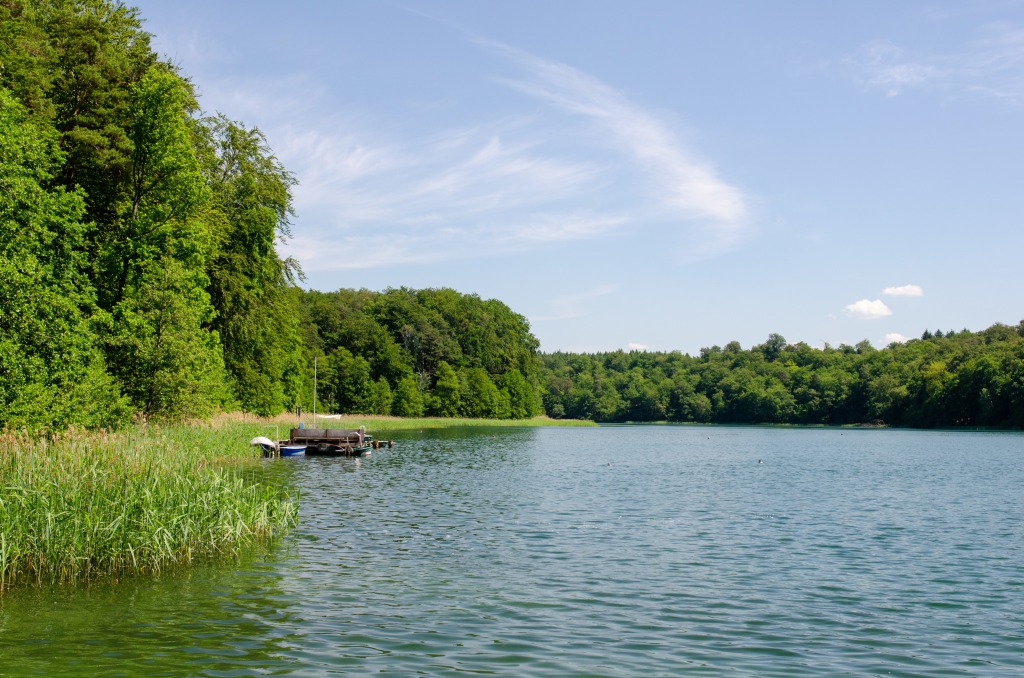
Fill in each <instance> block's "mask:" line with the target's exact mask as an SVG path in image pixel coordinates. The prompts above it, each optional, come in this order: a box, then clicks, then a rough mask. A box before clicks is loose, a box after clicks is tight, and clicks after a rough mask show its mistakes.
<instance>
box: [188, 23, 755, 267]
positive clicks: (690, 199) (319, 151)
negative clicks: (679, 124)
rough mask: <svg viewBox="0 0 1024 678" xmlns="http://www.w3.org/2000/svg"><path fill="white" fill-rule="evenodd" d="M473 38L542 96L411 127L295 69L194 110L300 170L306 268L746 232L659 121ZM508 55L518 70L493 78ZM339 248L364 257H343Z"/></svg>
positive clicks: (707, 175) (589, 80)
mask: <svg viewBox="0 0 1024 678" xmlns="http://www.w3.org/2000/svg"><path fill="white" fill-rule="evenodd" d="M463 34H464V35H466V34H465V33H463ZM470 45H471V48H472V49H476V50H480V51H479V52H478V53H479V54H481V55H482V57H481V62H483V64H484V65H483V68H482V73H481V76H480V77H482V78H485V79H486V78H489V79H490V81H491V82H492V83H493V82H494V81H495V80H498V81H499V82H502V83H504V84H505V85H507V86H509V87H510V89H509V90H508V91H510V92H512V93H519V94H522V95H527V96H528V97H530V98H533V99H538V100H540V101H542V102H544V103H545V104H546V106H542V107H540V108H537V107H536V105H535V103H534V102H533V101H531V100H530V99H526V98H523V97H522V96H518V97H517V96H513V97H511V98H508V97H506V98H505V99H502V100H501V102H500V104H496V105H494V106H492V107H491V108H490V109H483V112H480V111H477V112H475V113H474V114H473V116H474V117H472V118H468V119H467V118H465V117H462V118H457V117H452V118H450V119H449V121H448V122H447V123H441V124H440V126H438V125H437V124H435V125H434V126H431V123H430V122H426V123H424V124H423V125H417V126H416V129H415V130H412V129H410V126H409V125H407V124H405V123H402V122H400V121H398V120H397V119H395V118H393V117H390V116H382V115H380V114H379V113H378V112H376V111H375V110H374V108H373V107H374V106H375V105H376V103H375V102H364V103H363V104H361V106H362V108H354V107H346V106H340V105H338V103H337V101H335V100H334V94H333V92H332V91H331V90H330V88H328V87H326V86H325V85H324V83H323V82H320V81H318V80H317V79H316V78H313V77H306V76H303V75H301V74H292V75H287V76H284V77H281V78H278V79H276V80H273V79H272V80H268V81H262V82H260V83H258V84H257V83H253V82H222V83H215V86H216V91H217V100H216V101H213V102H204V104H206V105H208V106H209V105H210V104H211V103H212V104H213V105H212V106H210V107H211V108H212V109H220V110H229V111H231V112H232V117H238V118H241V119H243V120H247V121H250V123H251V122H256V123H257V124H258V125H259V126H260V127H261V128H262V129H263V130H264V131H265V132H266V133H267V135H268V138H269V139H270V142H271V145H272V147H273V148H274V150H275V152H276V154H277V155H278V157H279V158H280V159H281V160H282V162H283V163H284V165H285V166H286V167H288V168H289V170H291V171H292V172H293V173H294V174H295V176H296V178H297V179H298V182H299V183H298V186H297V187H296V188H295V207H296V210H297V214H298V216H297V219H296V225H295V228H294V229H293V232H294V233H295V238H294V240H292V241H291V242H290V243H289V244H288V245H287V246H286V248H287V254H289V255H291V256H295V257H296V258H298V259H299V260H300V261H301V262H302V264H303V267H304V268H305V270H306V271H307V272H309V273H315V272H317V271H329V270H339V269H354V268H359V269H367V268H378V267H381V266H387V265H393V264H397V263H406V264H409V263H435V262H443V261H454V260H460V259H461V260H465V259H471V258H481V257H489V256H494V255H499V254H509V253H516V252H520V251H522V252H525V251H534V250H538V249H543V248H550V247H555V246H559V244H560V243H568V242H573V241H582V240H593V239H597V238H611V237H618V236H621V235H625V234H636V233H642V232H644V231H645V230H646V229H653V228H657V229H659V231H660V232H662V233H664V232H665V231H666V230H673V229H674V232H675V233H676V235H677V236H678V239H679V242H678V243H671V242H666V245H667V248H666V252H668V251H674V250H675V249H676V248H678V247H679V246H680V244H681V243H683V242H685V243H686V244H687V245H690V249H691V253H692V255H693V257H692V258H696V257H701V256H704V257H706V256H714V255H715V254H719V253H722V252H724V251H727V250H728V249H730V248H732V247H735V246H736V245H737V244H738V243H740V242H741V240H742V237H743V236H744V235H745V234H746V233H747V228H748V222H749V209H748V207H747V203H748V200H747V198H746V197H745V195H744V194H743V192H742V191H741V190H740V189H739V188H738V187H736V186H734V185H732V184H729V183H728V182H726V181H725V180H723V179H722V178H720V177H719V175H718V174H717V172H716V171H715V169H714V168H713V167H712V166H711V165H710V164H709V163H707V162H704V161H702V160H700V159H699V158H697V156H696V155H695V154H694V153H692V152H691V151H689V150H688V149H686V148H684V147H683V145H682V144H681V143H679V141H678V140H677V139H675V138H674V135H673V134H672V130H671V127H670V126H669V125H668V124H667V123H665V122H664V121H662V120H661V119H659V118H658V117H657V116H656V115H654V114H653V113H651V112H649V111H646V110H644V109H643V108H642V107H641V106H639V105H637V104H636V103H633V102H631V101H630V100H629V99H628V98H627V97H626V96H625V95H623V94H622V93H620V92H618V91H617V90H615V89H613V88H612V87H610V86H608V85H607V84H605V83H604V82H602V81H601V80H599V79H597V78H595V77H593V76H592V75H589V74H587V73H584V72H582V71H580V70H578V69H575V68H572V67H570V66H568V65H565V64H561V63H558V62H555V61H550V60H545V59H543V58H540V57H537V56H534V55H532V54H529V53H527V52H524V51H521V50H517V49H515V48H513V47H509V46H507V45H502V44H499V43H494V42H486V41H480V40H477V39H475V38H471V39H470ZM495 56H498V57H500V59H501V60H500V61H499V60H496V59H494V58H493V57H495ZM488 59H489V60H488ZM510 64H511V66H512V67H513V70H514V77H513V78H511V79H509V78H506V79H504V80H500V79H498V78H496V77H495V76H494V75H493V74H495V73H498V72H500V71H502V70H504V71H507V70H508V68H509V65H510ZM296 101H301V102H302V106H301V107H296V105H295V103H294V102H296ZM524 103H525V104H528V105H523V104H524ZM566 113H568V114H569V115H570V117H569V118H566ZM580 119H582V120H583V121H584V123H585V124H583V125H581V124H579V120H580ZM595 131H597V132H598V133H596V134H595V133H594V132H595ZM694 243H696V244H695V245H694ZM349 248H352V249H349ZM345 251H361V252H367V253H369V254H367V255H366V256H360V257H346V256H338V254H337V253H338V252H345Z"/></svg>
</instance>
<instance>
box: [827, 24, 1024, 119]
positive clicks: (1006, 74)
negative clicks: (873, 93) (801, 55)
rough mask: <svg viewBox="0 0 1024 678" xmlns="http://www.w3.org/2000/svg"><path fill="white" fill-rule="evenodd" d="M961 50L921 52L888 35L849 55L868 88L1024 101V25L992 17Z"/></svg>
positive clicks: (848, 61) (857, 77)
mask: <svg viewBox="0 0 1024 678" xmlns="http://www.w3.org/2000/svg"><path fill="white" fill-rule="evenodd" d="M976 35H977V37H976V38H975V39H974V40H971V41H969V42H968V43H966V44H965V45H964V46H963V47H962V48H961V49H960V50H959V51H955V52H948V53H927V52H919V53H915V52H913V51H911V50H908V49H905V48H903V47H900V46H898V45H895V44H893V43H891V42H888V41H882V40H879V41H874V42H870V43H868V44H866V45H864V46H863V47H862V48H861V49H860V50H858V52H856V53H855V54H852V55H849V56H847V57H846V58H845V59H843V64H844V66H845V67H846V68H847V70H848V72H849V73H850V74H851V76H852V77H853V78H854V79H855V80H856V81H857V82H859V83H860V84H861V86H862V87H864V89H866V90H881V91H883V92H884V93H885V94H886V96H890V97H894V96H898V95H900V94H902V93H904V92H906V91H908V90H912V89H928V90H934V91H941V92H943V93H944V94H947V95H955V96H963V95H978V94H980V95H982V96H987V97H993V98H996V99H999V100H1002V101H1005V102H1007V103H1010V104H1012V105H1015V106H1024V28H1022V27H1021V26H1018V25H1017V24H1014V23H1010V22H996V23H990V24H987V25H985V26H983V27H981V28H980V29H979V30H978V31H977V32H976Z"/></svg>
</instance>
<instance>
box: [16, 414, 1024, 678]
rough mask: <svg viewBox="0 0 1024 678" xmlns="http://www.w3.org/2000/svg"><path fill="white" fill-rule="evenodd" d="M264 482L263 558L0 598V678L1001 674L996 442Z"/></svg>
mask: <svg viewBox="0 0 1024 678" xmlns="http://www.w3.org/2000/svg"><path fill="white" fill-rule="evenodd" d="M398 435H399V434H396V437H397V436H398ZM268 464H271V465H272V466H271V467H270V469H269V470H270V471H271V472H272V473H275V474H278V475H280V477H281V481H282V482H290V483H294V484H295V485H296V486H297V487H299V488H300V489H301V492H302V519H301V520H302V522H301V524H300V526H299V527H298V529H296V530H295V531H294V532H293V533H292V534H291V535H290V536H289V537H288V538H287V539H285V540H284V541H283V542H282V543H281V544H280V545H278V546H277V547H275V548H274V549H273V550H272V551H271V552H270V553H269V554H266V555H264V556H261V557H259V558H250V559H248V560H247V561H245V562H243V563H231V564H227V565H218V566H209V567H201V568H196V569H193V570H191V571H190V572H188V573H187V574H178V575H171V576H166V577H164V578H162V579H159V580H152V579H138V580H132V581H129V582H126V583H125V582H122V583H119V584H103V585H94V586H92V587H90V588H88V589H68V590H56V591H53V590H49V589H48V590H45V591H28V590H23V591H16V592H14V593H10V594H8V595H7V596H5V597H4V599H3V600H2V601H0V674H2V675H24V674H29V675H31V674H36V675H90V676H92V675H140V674H146V675H151V676H160V675H205V676H246V675H259V674H268V675H311V676H314V675H330V674H334V675H369V674H383V675H413V674H423V675H453V674H459V673H479V674H498V675H530V676H582V675H589V676H641V675H642V676H659V675H660V676H675V675H695V676H801V675H806V676H822V675H857V676H875V675H877V676H1020V675H1024V527H1022V517H1024V436H1022V435H1019V434H1007V433H998V434H992V433H942V432H912V431H888V430H842V431H840V430H829V429H825V430H822V429H811V430H791V429H765V428H710V427H708V428H705V427H613V428H601V429H515V430H461V431H443V432H425V433H423V434H419V435H409V434H405V437H404V438H403V439H401V440H399V444H398V445H397V446H396V447H395V448H394V449H392V450H381V451H379V452H376V453H375V454H374V456H372V457H370V458H369V459H365V460H344V459H343V460H338V459H317V458H310V459H301V458H300V459H285V460H277V461H273V462H268Z"/></svg>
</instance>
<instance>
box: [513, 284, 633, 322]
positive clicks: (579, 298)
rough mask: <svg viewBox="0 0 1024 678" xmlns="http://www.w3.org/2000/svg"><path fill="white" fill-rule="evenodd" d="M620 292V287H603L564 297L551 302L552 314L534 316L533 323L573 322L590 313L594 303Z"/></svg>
mask: <svg viewBox="0 0 1024 678" xmlns="http://www.w3.org/2000/svg"><path fill="white" fill-rule="evenodd" d="M618 291H619V286H618V285H601V286H600V287H596V288H594V289H591V290H586V291H584V292H577V293H576V294H569V295H563V296H561V297H557V298H555V299H552V300H551V309H552V310H551V313H549V314H546V315H538V316H532V317H531V318H530V321H531V322H539V321H545V320H571V319H573V318H580V317H583V316H585V315H587V314H588V313H589V309H590V307H591V305H592V302H594V301H597V300H598V299H601V298H603V297H607V296H610V295H612V294H615V293H616V292H618Z"/></svg>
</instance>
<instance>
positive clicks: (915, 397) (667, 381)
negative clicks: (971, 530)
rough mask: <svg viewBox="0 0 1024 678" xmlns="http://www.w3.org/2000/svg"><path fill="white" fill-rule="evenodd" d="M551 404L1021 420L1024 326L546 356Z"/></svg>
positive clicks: (610, 417)
mask: <svg viewBox="0 0 1024 678" xmlns="http://www.w3.org/2000/svg"><path fill="white" fill-rule="evenodd" d="M541 362H542V365H543V367H542V378H543V381H544V384H545V393H544V408H545V410H546V411H547V413H548V414H549V415H551V416H553V417H574V418H586V419H594V420H596V421H609V422H612V421H680V422H714V423H773V424H833V425H835V424H865V423H867V424H870V423H885V424H889V425H894V426H913V427H926V428H930V427H940V426H941V427H952V426H983V427H1014V428H1021V427H1024V322H1022V323H1020V324H1019V325H1017V326H1016V327H1010V326H1007V325H1001V324H997V325H993V326H992V327H990V328H988V329H986V330H984V331H982V332H970V331H967V330H963V331H961V332H953V331H950V332H947V333H943V332H942V331H936V332H935V333H932V332H929V331H925V332H924V334H923V335H922V336H921V338H920V339H914V340H911V341H909V342H907V343H905V344H892V345H890V346H889V347H888V348H884V349H881V350H876V349H874V348H873V347H872V346H871V344H869V343H868V342H867V341H862V342H860V343H859V344H857V345H856V346H848V345H842V346H840V347H838V348H832V347H829V346H826V347H825V348H824V349H814V348H811V347H810V346H808V345H807V344H804V343H797V344H788V343H787V342H786V340H785V339H784V338H783V337H781V336H779V335H778V334H772V335H770V336H769V337H768V340H767V341H766V342H765V343H764V344H760V345H758V346H754V347H752V348H750V349H749V350H743V349H742V348H741V347H740V345H739V344H738V343H736V342H731V343H729V344H728V345H726V346H725V348H721V347H719V346H712V347H711V348H705V349H703V350H702V351H701V354H700V355H699V356H697V357H691V356H689V355H684V354H681V353H643V352H631V353H623V352H621V351H618V352H614V353H602V354H596V355H578V354H567V353H554V354H549V355H543V356H541Z"/></svg>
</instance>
